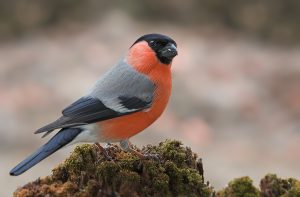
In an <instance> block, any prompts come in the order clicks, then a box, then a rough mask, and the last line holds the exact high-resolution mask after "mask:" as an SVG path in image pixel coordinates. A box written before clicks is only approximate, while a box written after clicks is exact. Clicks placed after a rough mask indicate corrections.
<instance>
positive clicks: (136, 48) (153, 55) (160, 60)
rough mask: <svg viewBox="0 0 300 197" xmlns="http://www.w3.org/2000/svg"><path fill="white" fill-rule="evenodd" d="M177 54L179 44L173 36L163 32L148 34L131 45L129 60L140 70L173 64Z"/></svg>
mask: <svg viewBox="0 0 300 197" xmlns="http://www.w3.org/2000/svg"><path fill="white" fill-rule="evenodd" d="M176 55H177V44H176V42H175V41H174V40H173V39H172V38H170V37H168V36H165V35H162V34H146V35H144V36H142V37H140V38H139V39H137V40H136V41H135V42H134V43H133V45H132V46H131V47H130V49H129V53H128V56H127V61H128V63H129V64H131V65H132V66H134V67H136V68H138V69H139V70H140V69H143V70H144V69H145V68H144V67H148V69H151V68H152V67H153V66H158V65H164V66H171V63H172V60H173V58H174V57H175V56H176Z"/></svg>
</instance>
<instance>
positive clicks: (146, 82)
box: [10, 34, 177, 176]
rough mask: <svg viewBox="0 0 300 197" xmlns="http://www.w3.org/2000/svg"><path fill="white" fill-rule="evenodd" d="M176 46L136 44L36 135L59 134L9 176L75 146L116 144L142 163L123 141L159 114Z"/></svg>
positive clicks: (149, 38) (163, 41)
mask: <svg viewBox="0 0 300 197" xmlns="http://www.w3.org/2000/svg"><path fill="white" fill-rule="evenodd" d="M176 47H177V44H176V42H175V41H174V40H173V39H172V38H170V37H168V36H165V35H161V34H147V35H144V36H142V37H140V38H139V39H137V40H136V41H135V42H134V43H133V45H132V46H131V47H130V48H129V50H128V52H127V53H126V55H125V56H124V57H123V58H122V59H121V60H120V61H119V62H118V63H117V64H116V65H115V66H114V67H112V68H111V69H110V70H109V71H108V72H106V73H105V74H104V75H103V76H102V77H101V78H100V79H99V80H98V81H97V82H96V84H95V85H94V86H93V87H92V89H91V90H90V91H89V92H88V93H87V94H86V95H85V96H83V97H81V98H80V99H78V100H77V101H75V102H74V103H72V104H71V105H69V106H68V107H67V108H65V109H64V110H63V111H62V116H61V117H60V118H58V119H57V120H55V121H54V122H52V123H50V124H47V125H46V126H44V127H42V128H40V129H38V130H37V131H36V132H35V133H44V135H43V137H44V136H46V135H48V134H49V133H51V132H52V131H54V130H56V129H60V130H59V131H58V132H57V133H56V134H55V135H54V136H53V137H52V138H51V139H50V140H49V141H48V142H47V143H46V144H44V145H43V146H41V147H40V148H39V149H38V150H37V151H36V152H34V153H33V154H32V155H30V156H29V157H27V158H26V159H25V160H24V161H22V162H21V163H19V164H18V165H17V166H16V167H14V168H13V169H12V170H11V171H10V175H13V176H17V175H20V174H22V173H23V172H25V171H27V170H28V169H29V168H31V167H32V166H34V165H36V164H37V163H39V162H40V161H42V160H43V159H45V158H46V157H48V156H49V155H51V154H52V153H54V152H56V151H57V150H59V149H60V148H62V147H64V146H67V145H70V144H74V143H77V142H84V143H96V145H97V146H98V147H99V148H100V149H104V148H103V147H102V146H101V145H100V144H99V143H111V142H119V143H120V146H121V148H122V149H123V150H125V151H131V152H132V153H134V154H136V155H137V156H139V157H141V158H142V157H143V154H142V153H139V152H137V151H135V150H133V148H132V147H131V144H130V142H129V141H128V139H129V138H130V137H132V136H134V135H136V134H137V133H139V132H141V131H143V130H144V129H145V128H147V127H148V126H149V125H151V124H152V123H153V122H154V121H155V120H156V119H157V118H158V117H159V116H160V115H161V114H162V112H163V111H164V109H165V107H166V105H167V103H168V100H169V97H170V94H171V88H172V76H171V64H172V60H173V58H174V57H175V56H176V55H177V48H176Z"/></svg>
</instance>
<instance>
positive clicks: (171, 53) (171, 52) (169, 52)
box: [159, 43, 178, 59]
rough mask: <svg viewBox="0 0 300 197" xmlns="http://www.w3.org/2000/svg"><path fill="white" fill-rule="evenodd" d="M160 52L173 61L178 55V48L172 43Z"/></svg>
mask: <svg viewBox="0 0 300 197" xmlns="http://www.w3.org/2000/svg"><path fill="white" fill-rule="evenodd" d="M159 52H160V55H161V56H162V57H164V58H167V59H173V58H174V57H175V56H176V55H177V54H178V53H177V48H176V46H175V45H174V44H172V43H169V44H167V45H166V46H165V47H164V48H162V49H161V50H160V51H159Z"/></svg>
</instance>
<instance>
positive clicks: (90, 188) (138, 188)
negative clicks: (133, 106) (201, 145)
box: [14, 140, 212, 197]
mask: <svg viewBox="0 0 300 197" xmlns="http://www.w3.org/2000/svg"><path fill="white" fill-rule="evenodd" d="M137 151H140V152H143V153H148V154H149V153H150V154H155V155H157V156H158V157H159V160H152V159H149V160H143V161H141V160H140V159H139V158H138V157H136V156H135V155H133V154H131V153H128V152H124V151H122V150H121V149H120V148H119V147H118V146H116V145H115V146H112V147H110V148H109V149H108V153H109V155H110V156H111V157H112V158H113V161H107V160H106V158H105V157H103V155H102V154H101V153H98V152H97V148H96V147H95V146H93V145H88V144H86V145H82V146H78V147H76V148H75V150H74V151H73V152H72V154H71V155H70V157H69V158H67V159H66V160H65V162H64V163H62V164H60V165H59V166H58V167H57V168H55V169H53V173H52V175H51V176H48V177H46V178H44V179H39V181H35V182H32V183H30V186H29V187H27V186H24V187H23V188H20V189H18V190H17V191H16V192H15V194H14V195H15V196H26V195H25V194H26V193H28V192H31V194H32V196H34V195H35V194H38V193H43V194H49V195H51V196H56V195H61V196H80V197H81V196H114V195H116V196H178V195H181V196H203V197H206V196H211V194H212V188H211V187H210V186H208V185H207V184H206V183H204V178H203V169H202V164H201V165H200V163H199V162H201V160H197V155H196V154H194V153H193V152H192V151H191V149H190V148H187V147H183V146H182V143H181V142H178V141H171V140H166V141H164V142H162V143H160V144H159V145H158V146H152V145H148V146H146V147H144V148H143V149H142V150H138V149H137ZM33 188H34V190H33ZM22 194H24V195H22Z"/></svg>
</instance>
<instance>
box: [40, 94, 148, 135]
mask: <svg viewBox="0 0 300 197" xmlns="http://www.w3.org/2000/svg"><path fill="white" fill-rule="evenodd" d="M117 100H118V105H119V106H121V108H122V110H120V111H118V110H114V109H112V108H109V107H107V106H105V105H104V104H103V102H101V101H100V100H99V99H97V98H92V97H82V98H80V99H79V100H77V101H76V102H74V103H73V104H71V105H70V106H69V107H67V108H65V109H64V110H63V111H62V114H63V116H61V117H60V118H59V119H57V120H56V121H54V122H52V123H50V124H48V125H46V126H44V127H42V128H40V129H38V130H37V131H36V132H35V133H43V132H46V134H45V135H44V136H46V135H47V134H49V133H50V132H51V131H53V130H55V129H58V128H65V127H72V126H79V125H85V124H90V123H94V122H98V121H103V120H108V119H112V118H116V117H119V116H123V115H127V114H130V113H133V112H137V111H141V110H144V109H146V108H149V107H150V106H151V102H147V101H144V100H142V99H140V98H138V97H128V96H120V97H118V99H117ZM121 111H122V112H121ZM44 136H43V137H44Z"/></svg>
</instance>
